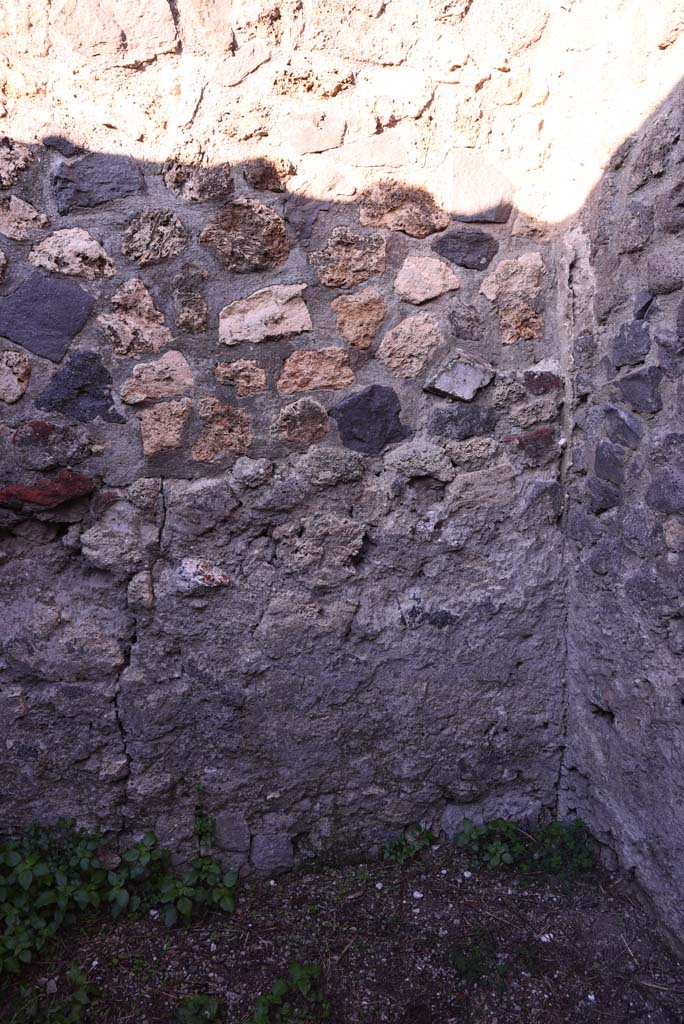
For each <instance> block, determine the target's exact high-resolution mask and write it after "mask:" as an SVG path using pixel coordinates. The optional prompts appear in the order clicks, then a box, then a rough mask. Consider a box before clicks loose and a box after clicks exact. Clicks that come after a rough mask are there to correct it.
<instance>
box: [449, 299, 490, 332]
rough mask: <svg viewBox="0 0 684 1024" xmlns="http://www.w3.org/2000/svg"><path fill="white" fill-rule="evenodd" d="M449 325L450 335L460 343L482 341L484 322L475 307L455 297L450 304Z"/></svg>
mask: <svg viewBox="0 0 684 1024" xmlns="http://www.w3.org/2000/svg"><path fill="white" fill-rule="evenodd" d="M447 323H448V325H449V329H450V333H451V334H452V336H453V337H454V338H457V339H458V340H460V341H480V340H481V338H482V321H481V320H480V314H479V313H478V311H477V310H476V309H475V307H474V306H467V305H466V304H465V302H461V300H460V299H458V298H456V297H453V298H452V299H451V301H450V303H449V312H448V313H447Z"/></svg>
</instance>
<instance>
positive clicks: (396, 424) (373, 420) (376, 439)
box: [330, 384, 411, 455]
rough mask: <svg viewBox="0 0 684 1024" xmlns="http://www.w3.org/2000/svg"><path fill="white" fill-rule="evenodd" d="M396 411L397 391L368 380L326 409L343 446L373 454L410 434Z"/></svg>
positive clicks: (399, 409)
mask: <svg viewBox="0 0 684 1024" xmlns="http://www.w3.org/2000/svg"><path fill="white" fill-rule="evenodd" d="M400 412H401V405H400V403H399V397H398V395H397V393H396V392H395V391H394V390H393V389H392V388H388V387H383V386H382V385H381V384H372V385H371V386H370V387H368V388H365V389H364V390H363V391H359V392H357V393H356V394H355V395H350V396H349V397H348V398H345V399H344V400H343V401H342V402H340V403H339V405H336V406H335V407H334V409H331V410H330V415H331V416H332V417H333V419H335V420H336V421H337V426H338V429H339V431H340V436H341V437H342V442H343V444H344V445H345V447H347V448H351V449H352V450H353V451H355V452H364V453H365V454H368V455H377V454H378V453H379V452H381V451H382V449H383V448H384V447H385V446H386V445H388V444H393V443H394V442H396V441H403V440H404V438H406V437H410V435H411V431H410V430H408V428H407V427H405V426H404V425H403V423H402V422H401V420H400V419H399V413H400Z"/></svg>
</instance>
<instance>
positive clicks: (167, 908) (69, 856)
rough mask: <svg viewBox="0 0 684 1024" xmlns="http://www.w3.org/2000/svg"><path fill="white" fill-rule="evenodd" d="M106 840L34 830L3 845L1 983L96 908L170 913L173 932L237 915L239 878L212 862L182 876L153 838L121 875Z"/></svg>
mask: <svg viewBox="0 0 684 1024" xmlns="http://www.w3.org/2000/svg"><path fill="white" fill-rule="evenodd" d="M103 845H104V837H103V835H102V833H101V832H99V831H96V832H92V833H88V832H85V831H84V830H82V829H77V828H76V827H75V825H74V823H73V822H71V821H66V820H63V821H60V822H59V823H58V825H57V827H56V828H52V829H45V828H40V827H39V826H32V827H31V828H29V829H27V830H26V831H25V832H24V833H22V835H21V836H19V837H16V838H12V839H7V840H4V841H3V842H1V843H0V981H1V980H2V978H3V976H6V975H8V974H17V973H18V972H19V971H20V969H21V967H22V965H24V964H29V963H31V961H32V960H33V959H34V957H35V955H36V954H37V953H38V952H39V951H40V950H41V949H43V947H44V946H45V944H46V942H48V941H49V940H50V939H51V938H52V937H53V936H54V935H56V934H57V932H58V931H59V930H60V928H62V927H63V926H64V925H68V924H71V923H73V922H74V921H75V920H76V918H77V916H78V914H79V913H82V912H83V911H86V910H88V909H89V908H98V907H100V906H102V905H105V906H106V905H109V907H110V910H111V914H112V916H113V917H114V918H117V917H118V916H119V915H120V914H122V913H124V911H126V912H128V913H133V912H137V911H140V912H147V911H149V910H150V909H152V908H153V907H163V908H164V912H163V918H164V921H165V923H166V924H167V925H168V926H171V925H174V924H176V922H177V921H179V920H180V921H183V922H187V921H188V920H190V918H191V916H192V913H193V911H194V909H195V908H196V907H209V908H214V909H218V910H223V911H225V912H228V913H230V912H231V911H232V910H233V909H234V907H235V886H236V884H237V875H236V873H235V872H232V871H231V872H227V873H224V872H223V869H222V867H221V865H220V863H219V862H218V861H216V860H214V859H213V858H211V857H197V858H196V859H195V860H194V861H193V862H192V866H191V868H190V870H189V871H186V872H185V873H184V874H182V875H180V876H178V875H176V874H175V873H174V872H173V871H172V870H171V868H170V856H169V853H168V851H166V850H163V849H161V848H160V847H159V845H158V843H157V837H156V836H155V835H154V833H153V832H148V833H146V834H145V835H144V836H143V838H142V839H141V840H140V842H138V843H136V844H135V846H133V847H131V848H130V849H129V850H126V852H125V853H124V854H123V856H122V857H121V858H120V861H119V864H118V866H117V867H116V868H115V869H111V870H107V868H106V867H105V866H104V864H103V861H102V859H101V853H102V849H103Z"/></svg>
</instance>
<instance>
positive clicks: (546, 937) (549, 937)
mask: <svg viewBox="0 0 684 1024" xmlns="http://www.w3.org/2000/svg"><path fill="white" fill-rule="evenodd" d="M539 941H540V942H552V941H553V932H544V934H543V935H540V937H539Z"/></svg>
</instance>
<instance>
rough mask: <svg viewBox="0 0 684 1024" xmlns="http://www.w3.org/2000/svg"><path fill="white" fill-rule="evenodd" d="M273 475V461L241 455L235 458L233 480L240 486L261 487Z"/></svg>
mask: <svg viewBox="0 0 684 1024" xmlns="http://www.w3.org/2000/svg"><path fill="white" fill-rule="evenodd" d="M272 476H273V463H272V462H269V460H268V459H250V458H248V457H247V456H246V455H241V456H240V457H239V459H236V460H235V465H234V466H233V470H232V473H231V480H232V481H234V483H236V484H237V485H238V487H249V488H252V487H261V485H262V484H265V483H266V482H267V481H268V480H270V479H271V477H272Z"/></svg>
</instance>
